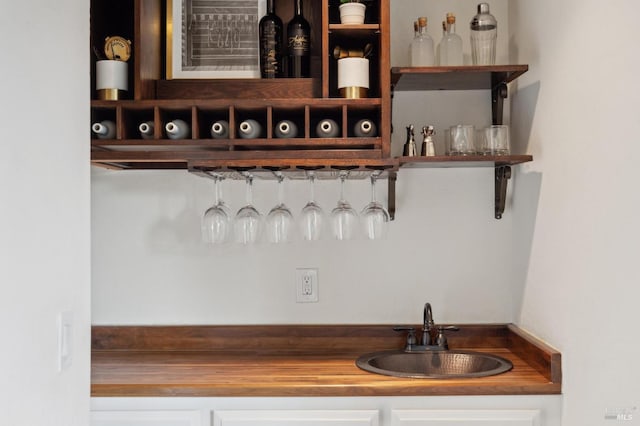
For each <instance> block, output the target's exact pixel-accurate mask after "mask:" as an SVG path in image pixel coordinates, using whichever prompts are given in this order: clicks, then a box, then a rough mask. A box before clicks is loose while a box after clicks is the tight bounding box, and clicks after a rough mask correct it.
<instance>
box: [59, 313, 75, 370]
mask: <svg viewBox="0 0 640 426" xmlns="http://www.w3.org/2000/svg"><path fill="white" fill-rule="evenodd" d="M72 360H73V312H71V311H65V312H61V313H60V314H59V315H58V371H59V372H61V371H64V370H66V369H67V368H69V367H71V361H72Z"/></svg>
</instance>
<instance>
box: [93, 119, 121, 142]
mask: <svg viewBox="0 0 640 426" xmlns="http://www.w3.org/2000/svg"><path fill="white" fill-rule="evenodd" d="M91 130H92V131H93V133H95V134H96V136H98V139H115V138H116V124H115V123H114V122H113V121H111V120H103V121H100V122H96V123H93V124H92V125H91Z"/></svg>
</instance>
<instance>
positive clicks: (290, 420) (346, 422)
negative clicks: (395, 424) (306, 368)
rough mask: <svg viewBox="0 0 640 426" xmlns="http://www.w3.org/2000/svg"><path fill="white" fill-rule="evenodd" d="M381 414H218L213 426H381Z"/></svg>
mask: <svg viewBox="0 0 640 426" xmlns="http://www.w3.org/2000/svg"><path fill="white" fill-rule="evenodd" d="M378 417H379V415H378V411H377V410H234V411H225V410H220V411H214V413H213V426H325V425H327V426H378Z"/></svg>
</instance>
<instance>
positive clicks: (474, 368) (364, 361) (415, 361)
mask: <svg viewBox="0 0 640 426" xmlns="http://www.w3.org/2000/svg"><path fill="white" fill-rule="evenodd" d="M356 365H357V366H358V367H360V368H361V369H363V370H365V371H369V372H371V373H378V374H384V375H387V376H395V377H411V378H433V379H447V378H471V377H485V376H493V375H496V374H500V373H504V372H506V371H509V370H511V368H513V364H511V361H509V360H506V359H504V358H501V357H499V356H495V355H490V354H485V353H480V352H471V351H456V350H449V351H426V352H404V351H397V350H396V351H384V352H374V353H369V354H365V355H362V356H361V357H360V358H358V359H357V360H356Z"/></svg>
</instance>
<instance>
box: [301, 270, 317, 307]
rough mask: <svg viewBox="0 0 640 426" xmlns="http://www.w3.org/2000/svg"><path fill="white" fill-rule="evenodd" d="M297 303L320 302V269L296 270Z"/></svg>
mask: <svg viewBox="0 0 640 426" xmlns="http://www.w3.org/2000/svg"><path fill="white" fill-rule="evenodd" d="M296 302H297V303H316V302H318V268H297V269H296Z"/></svg>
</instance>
